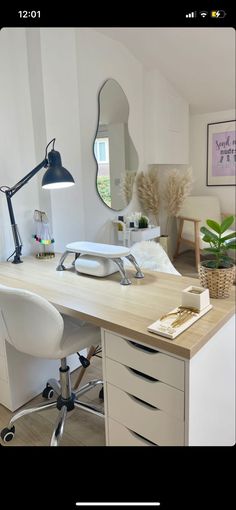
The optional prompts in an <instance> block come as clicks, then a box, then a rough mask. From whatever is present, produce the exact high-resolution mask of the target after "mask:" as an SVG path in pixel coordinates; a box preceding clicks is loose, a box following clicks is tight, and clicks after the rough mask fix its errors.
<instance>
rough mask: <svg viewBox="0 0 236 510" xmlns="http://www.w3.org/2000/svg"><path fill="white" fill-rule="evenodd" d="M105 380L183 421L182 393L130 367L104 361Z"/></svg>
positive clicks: (108, 360)
mask: <svg viewBox="0 0 236 510" xmlns="http://www.w3.org/2000/svg"><path fill="white" fill-rule="evenodd" d="M106 379H107V381H108V382H109V383H111V384H113V385H114V386H117V387H119V388H121V389H122V390H124V391H126V392H128V393H130V394H131V395H134V396H135V397H138V398H140V399H142V400H144V401H145V402H147V403H149V404H151V405H153V406H156V407H158V408H160V409H162V410H163V411H165V412H167V413H169V414H171V415H173V416H174V417H175V418H178V419H179V420H184V392H183V391H180V390H178V389H176V388H173V387H172V386H169V385H167V384H165V383H162V382H161V381H158V380H156V379H154V378H153V377H150V376H147V375H145V374H144V373H141V372H138V371H137V370H134V369H132V368H130V367H127V366H125V365H122V364H121V363H117V362H116V361H113V360H111V359H109V358H107V360H106Z"/></svg>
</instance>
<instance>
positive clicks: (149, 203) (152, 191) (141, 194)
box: [136, 168, 160, 225]
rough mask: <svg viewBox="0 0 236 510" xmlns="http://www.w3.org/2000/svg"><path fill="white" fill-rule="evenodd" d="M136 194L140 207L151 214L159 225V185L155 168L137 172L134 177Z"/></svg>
mask: <svg viewBox="0 0 236 510" xmlns="http://www.w3.org/2000/svg"><path fill="white" fill-rule="evenodd" d="M136 186H137V195H138V199H139V202H140V204H141V206H142V209H143V210H144V211H145V212H146V213H147V214H151V216H152V218H153V219H154V221H155V224H156V225H159V210H160V187H159V177H158V173H157V170H156V169H155V168H150V169H149V170H148V171H147V172H139V173H138V174H137V177H136Z"/></svg>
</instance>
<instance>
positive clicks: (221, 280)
mask: <svg viewBox="0 0 236 510" xmlns="http://www.w3.org/2000/svg"><path fill="white" fill-rule="evenodd" d="M204 264H206V262H205V263H204V262H201V264H200V267H199V280H200V283H201V285H202V287H204V288H205V289H209V292H210V297H211V298H227V297H229V295H230V290H231V287H232V285H233V281H234V277H235V266H234V264H232V266H230V267H227V268H222V269H212V268H210V267H206V266H205V265H204Z"/></svg>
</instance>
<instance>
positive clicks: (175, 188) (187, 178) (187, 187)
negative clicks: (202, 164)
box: [161, 168, 193, 256]
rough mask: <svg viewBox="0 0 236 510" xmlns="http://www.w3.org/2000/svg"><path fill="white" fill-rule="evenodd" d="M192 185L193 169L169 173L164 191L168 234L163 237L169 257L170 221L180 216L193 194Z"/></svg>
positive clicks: (164, 246)
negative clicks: (188, 198)
mask: <svg viewBox="0 0 236 510" xmlns="http://www.w3.org/2000/svg"><path fill="white" fill-rule="evenodd" d="M192 183H193V177H192V169H191V168H188V169H187V170H185V171H181V170H179V169H176V168H175V169H173V170H171V171H170V172H169V175H168V178H167V181H166V186H165V191H164V200H165V209H166V212H167V219H166V230H165V232H166V233H165V235H163V236H161V237H163V248H164V249H165V250H166V251H167V253H168V255H169V256H170V247H169V234H170V232H169V230H170V220H171V218H174V217H176V216H177V215H178V213H179V211H180V209H181V207H182V205H183V203H184V200H185V198H186V197H187V196H188V195H189V194H190V192H191V189H192ZM161 243H162V241H161Z"/></svg>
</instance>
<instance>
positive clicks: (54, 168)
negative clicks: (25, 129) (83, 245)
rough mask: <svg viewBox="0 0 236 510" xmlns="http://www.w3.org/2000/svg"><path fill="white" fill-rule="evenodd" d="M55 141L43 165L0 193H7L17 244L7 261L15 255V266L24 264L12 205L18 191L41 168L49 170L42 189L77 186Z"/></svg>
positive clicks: (3, 188) (44, 177) (45, 175)
mask: <svg viewBox="0 0 236 510" xmlns="http://www.w3.org/2000/svg"><path fill="white" fill-rule="evenodd" d="M55 140H56V139H55V138H53V139H52V140H51V141H50V142H49V143H48V145H47V147H46V149H45V158H44V160H43V161H42V162H41V163H39V165H37V166H36V167H35V168H33V170H31V172H29V173H28V174H27V175H26V176H25V177H23V179H21V180H20V181H19V182H17V183H16V184H15V186H12V188H9V187H8V186H2V187H1V188H0V191H1V192H2V193H5V195H6V199H7V205H8V211H9V216H10V220H11V227H12V233H13V239H14V244H15V250H14V252H13V253H12V255H10V257H8V259H7V260H9V258H11V257H13V255H14V260H13V261H12V262H13V264H19V263H20V262H23V260H21V258H20V257H21V250H22V246H23V244H22V241H21V237H20V234H19V230H18V227H17V224H16V222H15V217H14V212H13V208H12V203H11V199H12V197H13V195H15V193H16V192H17V191H19V189H20V188H22V187H23V186H24V185H25V184H27V182H28V181H29V180H30V179H31V178H32V177H33V176H34V175H35V174H37V172H39V170H41V168H43V167H45V168H47V170H46V172H45V174H44V176H43V179H42V187H43V188H46V189H59V188H68V187H69V186H73V184H75V181H74V179H73V177H72V175H71V174H70V172H68V170H66V169H65V168H63V166H62V163H61V156H60V153H59V152H58V151H55V150H54V144H55ZM52 142H53V148H52V150H51V151H50V152H47V149H48V147H49V145H50V143H52Z"/></svg>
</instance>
